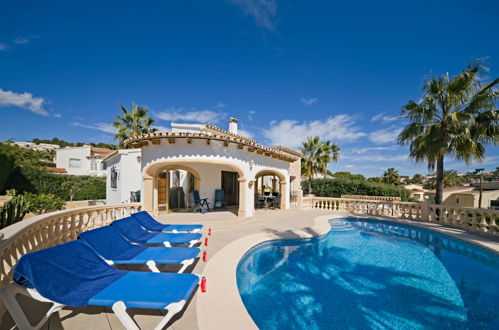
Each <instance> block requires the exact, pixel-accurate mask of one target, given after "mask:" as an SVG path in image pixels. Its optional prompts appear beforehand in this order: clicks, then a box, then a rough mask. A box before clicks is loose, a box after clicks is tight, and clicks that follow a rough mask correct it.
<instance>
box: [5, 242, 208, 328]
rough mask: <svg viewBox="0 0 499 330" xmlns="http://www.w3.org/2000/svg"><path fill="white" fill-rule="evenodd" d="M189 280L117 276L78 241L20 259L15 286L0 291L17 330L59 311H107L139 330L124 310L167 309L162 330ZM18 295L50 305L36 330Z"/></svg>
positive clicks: (194, 279)
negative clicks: (100, 308) (101, 308)
mask: <svg viewBox="0 0 499 330" xmlns="http://www.w3.org/2000/svg"><path fill="white" fill-rule="evenodd" d="M198 282H199V277H198V276H196V275H194V274H168V273H149V272H133V271H126V270H119V269H116V268H114V267H111V266H110V265H108V264H106V262H105V261H104V260H102V258H101V257H100V256H99V255H98V254H97V253H96V252H95V251H94V250H93V249H92V248H91V247H89V246H88V245H87V244H86V243H84V242H83V241H81V240H76V241H70V242H68V243H64V244H60V245H56V246H53V247H50V248H46V249H42V250H39V251H36V252H32V253H28V254H26V255H24V256H23V257H21V259H20V260H19V262H18V263H17V265H16V267H15V268H14V282H11V283H10V284H8V285H7V286H6V287H5V288H4V289H2V290H1V291H0V296H1V297H2V299H3V301H4V303H5V305H6V307H7V308H8V310H9V311H10V314H11V315H12V317H13V319H14V321H15V322H16V324H17V326H18V328H19V329H23V330H25V329H38V328H40V327H41V326H43V324H44V323H45V322H46V321H47V320H48V319H49V318H50V316H51V315H52V314H53V313H55V312H58V311H59V310H61V309H62V308H64V307H65V306H70V307H83V306H88V305H95V306H110V307H111V308H112V310H113V312H114V313H115V314H116V316H117V317H118V319H119V321H120V322H121V323H122V324H123V326H124V327H125V328H126V329H134V330H138V329H139V327H138V326H137V324H136V323H135V321H134V320H133V319H132V318H131V316H130V315H129V314H128V313H127V308H147V309H166V310H167V314H166V316H165V317H164V318H163V319H161V321H160V322H159V323H158V325H157V326H156V328H155V329H162V328H163V327H165V325H166V324H167V323H168V322H169V321H170V320H171V318H172V317H173V316H174V315H175V314H177V313H178V312H180V311H181V310H182V309H183V308H184V305H185V303H186V301H187V300H188V299H189V298H190V297H191V295H192V294H193V293H194V290H195V289H196V287H197V285H198ZM17 294H23V295H26V296H29V297H32V298H34V299H36V300H38V301H42V302H49V303H52V304H53V305H52V307H51V308H50V309H49V311H48V312H47V313H46V314H45V315H44V317H43V319H42V320H41V321H39V322H38V324H36V325H35V326H33V325H31V323H30V321H29V320H28V319H27V317H26V316H25V314H24V312H23V311H22V309H21V307H20V305H19V303H18V301H17V299H16V295H17Z"/></svg>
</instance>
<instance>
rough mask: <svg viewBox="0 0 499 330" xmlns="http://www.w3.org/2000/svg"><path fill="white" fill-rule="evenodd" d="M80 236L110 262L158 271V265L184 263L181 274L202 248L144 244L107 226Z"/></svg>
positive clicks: (111, 263)
mask: <svg viewBox="0 0 499 330" xmlns="http://www.w3.org/2000/svg"><path fill="white" fill-rule="evenodd" d="M78 238H80V239H82V240H83V241H84V242H85V243H87V244H88V245H90V246H91V247H92V248H93V249H94V250H95V251H96V252H97V253H98V254H99V255H100V256H101V257H103V258H104V260H105V261H106V262H107V263H108V264H110V265H113V264H116V265H119V264H127V265H130V264H146V265H147V267H149V269H150V270H151V271H153V272H159V269H158V267H157V264H182V268H180V270H179V271H178V272H179V273H182V272H183V271H184V270H185V269H186V268H187V267H188V266H189V265H192V263H193V262H194V260H195V259H196V257H197V256H198V254H199V252H200V249H199V248H194V247H175V248H173V247H145V246H138V245H133V244H132V243H130V242H128V241H127V240H126V239H125V238H124V237H123V236H121V234H119V233H118V232H117V231H116V229H114V228H113V227H111V226H105V227H101V228H97V229H93V230H89V231H86V232H83V233H81V234H80V235H79V236H78Z"/></svg>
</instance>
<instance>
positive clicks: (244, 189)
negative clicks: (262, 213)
mask: <svg viewBox="0 0 499 330" xmlns="http://www.w3.org/2000/svg"><path fill="white" fill-rule="evenodd" d="M254 198H255V196H254V192H253V188H251V189H250V188H249V187H248V180H246V179H239V211H238V212H237V216H239V217H242V218H247V217H251V216H253V211H254V208H255V201H254Z"/></svg>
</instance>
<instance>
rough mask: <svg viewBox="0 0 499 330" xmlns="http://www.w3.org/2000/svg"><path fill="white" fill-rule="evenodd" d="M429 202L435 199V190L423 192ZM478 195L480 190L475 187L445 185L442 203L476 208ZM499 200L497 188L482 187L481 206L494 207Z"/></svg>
mask: <svg viewBox="0 0 499 330" xmlns="http://www.w3.org/2000/svg"><path fill="white" fill-rule="evenodd" d="M425 195H426V196H427V198H428V199H429V200H430V202H433V201H435V190H429V191H427V192H426V193H425ZM479 196H480V190H479V189H478V188H476V187H471V186H469V187H463V186H461V187H447V188H444V193H443V203H444V204H445V205H453V206H462V207H475V208H477V207H478V206H479V205H478V201H479ZM498 202H499V190H497V189H491V190H488V189H483V192H482V208H491V207H492V208H495V207H496V205H497V206H499V205H498V204H497V203H498Z"/></svg>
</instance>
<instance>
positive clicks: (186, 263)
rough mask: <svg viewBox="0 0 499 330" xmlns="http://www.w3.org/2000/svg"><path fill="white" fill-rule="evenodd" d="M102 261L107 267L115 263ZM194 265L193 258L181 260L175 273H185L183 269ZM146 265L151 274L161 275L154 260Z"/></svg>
mask: <svg viewBox="0 0 499 330" xmlns="http://www.w3.org/2000/svg"><path fill="white" fill-rule="evenodd" d="M104 261H105V262H106V263H107V264H108V265H114V264H115V263H114V262H113V261H112V260H107V259H104ZM193 263H194V258H191V259H185V260H183V261H182V262H181V263H180V264H181V265H182V268H180V269H179V271H178V272H177V273H183V272H184V271H185V269H186V268H187V267H189V266H190V265H192V264H193ZM180 264H179V265H180ZM119 265H143V264H139V263H137V264H119ZM146 265H147V267H148V268H149V270H150V271H151V272H154V273H161V271H160V270H159V269H158V266H157V265H158V264H157V263H156V262H155V261H154V260H148V261H147V262H146Z"/></svg>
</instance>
